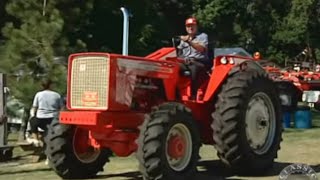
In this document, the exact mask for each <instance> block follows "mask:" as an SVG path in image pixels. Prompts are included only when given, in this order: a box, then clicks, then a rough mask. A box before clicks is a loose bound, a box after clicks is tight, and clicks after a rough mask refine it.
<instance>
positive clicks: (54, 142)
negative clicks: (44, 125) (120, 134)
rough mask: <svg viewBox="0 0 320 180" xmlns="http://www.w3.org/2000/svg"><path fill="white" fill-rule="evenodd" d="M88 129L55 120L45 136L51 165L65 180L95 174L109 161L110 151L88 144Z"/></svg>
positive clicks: (88, 176)
mask: <svg viewBox="0 0 320 180" xmlns="http://www.w3.org/2000/svg"><path fill="white" fill-rule="evenodd" d="M87 142H88V131H87V130H84V129H80V128H77V127H73V126H69V125H63V124H59V123H58V122H57V121H53V122H52V123H51V124H50V126H49V128H48V133H47V135H46V137H45V143H46V151H45V153H46V155H47V157H48V159H49V165H50V167H51V168H53V169H54V171H55V172H56V173H57V174H58V175H59V176H60V177H62V178H63V179H83V178H90V177H94V176H95V175H96V174H97V173H98V172H99V171H103V166H104V165H105V163H106V162H108V161H109V156H110V155H111V152H110V151H109V150H100V149H94V148H93V147H92V146H90V145H88V144H87Z"/></svg>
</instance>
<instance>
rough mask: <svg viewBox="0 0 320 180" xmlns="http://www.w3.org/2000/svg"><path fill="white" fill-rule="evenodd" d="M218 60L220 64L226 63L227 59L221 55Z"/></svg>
mask: <svg viewBox="0 0 320 180" xmlns="http://www.w3.org/2000/svg"><path fill="white" fill-rule="evenodd" d="M220 62H221V64H227V63H228V60H227V58H226V57H224V56H223V57H222V58H221V59H220Z"/></svg>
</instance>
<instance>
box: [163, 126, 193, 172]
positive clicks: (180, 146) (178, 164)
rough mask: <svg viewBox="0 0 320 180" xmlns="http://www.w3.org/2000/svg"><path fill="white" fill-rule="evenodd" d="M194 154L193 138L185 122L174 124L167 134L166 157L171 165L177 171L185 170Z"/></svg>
mask: <svg viewBox="0 0 320 180" xmlns="http://www.w3.org/2000/svg"><path fill="white" fill-rule="evenodd" d="M191 156H192V138H191V133H190V131H189V129H188V128H187V127H186V126H185V125H184V124H181V123H179V124H176V125H174V126H173V127H172V128H171V129H170V131H169V133H168V136H167V141H166V157H167V161H168V164H169V166H170V167H171V168H172V169H173V170H175V171H182V170H184V169H185V168H186V167H187V166H188V164H189V162H190V160H191Z"/></svg>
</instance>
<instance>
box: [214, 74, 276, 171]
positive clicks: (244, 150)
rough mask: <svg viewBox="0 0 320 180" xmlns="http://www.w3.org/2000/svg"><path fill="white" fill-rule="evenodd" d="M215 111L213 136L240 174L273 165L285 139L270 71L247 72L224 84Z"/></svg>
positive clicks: (221, 154)
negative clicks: (268, 73)
mask: <svg viewBox="0 0 320 180" xmlns="http://www.w3.org/2000/svg"><path fill="white" fill-rule="evenodd" d="M215 106H216V110H215V112H213V115H212V117H213V122H212V125H211V127H212V129H213V132H214V133H213V139H214V142H215V144H214V146H215V148H216V149H217V151H218V156H219V158H220V159H221V160H222V161H223V162H224V163H225V164H226V165H227V166H229V167H231V168H232V169H234V170H236V171H237V172H238V173H245V174H247V173H260V172H262V171H265V170H266V168H269V167H270V166H271V165H272V164H273V162H274V158H276V157H277V151H278V150H279V149H280V142H281V140H282V138H281V136H282V123H281V110H280V109H281V103H280V99H279V95H278V92H277V88H276V86H275V84H274V82H273V81H272V80H270V79H269V78H268V77H267V75H266V74H264V73H258V72H257V71H253V70H252V71H243V72H238V73H236V74H234V75H233V76H231V77H229V78H228V79H227V81H226V84H224V85H223V87H222V89H221V92H220V94H219V96H218V100H217V103H216V105H215Z"/></svg>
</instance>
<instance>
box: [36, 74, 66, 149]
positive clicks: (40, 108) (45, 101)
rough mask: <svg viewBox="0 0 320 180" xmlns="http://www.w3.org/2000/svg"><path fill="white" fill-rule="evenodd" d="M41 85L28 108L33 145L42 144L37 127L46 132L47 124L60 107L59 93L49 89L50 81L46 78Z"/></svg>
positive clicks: (56, 114)
mask: <svg viewBox="0 0 320 180" xmlns="http://www.w3.org/2000/svg"><path fill="white" fill-rule="evenodd" d="M41 85H42V88H43V89H42V90H41V91H39V92H37V93H36V95H35V96H34V99H33V103H32V108H31V110H30V117H31V118H30V126H31V128H30V132H31V136H32V138H33V140H32V141H33V142H32V143H33V144H34V145H35V146H40V145H41V144H42V141H41V140H40V137H39V132H38V130H39V128H41V129H42V130H44V132H46V131H47V126H48V125H49V124H50V123H51V121H52V120H53V119H54V118H55V117H57V116H58V114H59V111H60V110H61V108H62V101H61V96H60V94H59V93H57V92H55V91H53V90H52V89H51V86H52V81H51V80H50V79H46V80H44V81H43V82H42V83H41Z"/></svg>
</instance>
